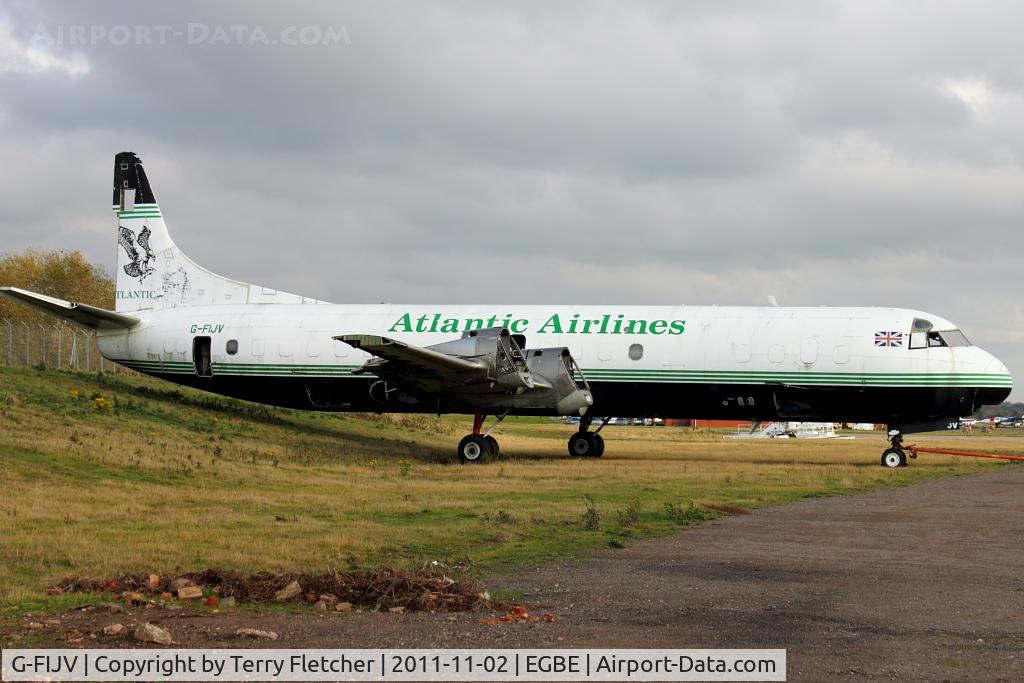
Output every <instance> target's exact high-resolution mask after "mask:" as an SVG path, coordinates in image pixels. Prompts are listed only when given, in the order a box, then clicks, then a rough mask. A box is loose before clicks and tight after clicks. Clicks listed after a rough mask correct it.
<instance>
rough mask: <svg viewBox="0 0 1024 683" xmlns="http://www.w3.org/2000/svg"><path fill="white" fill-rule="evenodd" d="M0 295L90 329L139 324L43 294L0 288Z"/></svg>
mask: <svg viewBox="0 0 1024 683" xmlns="http://www.w3.org/2000/svg"><path fill="white" fill-rule="evenodd" d="M0 295H3V296H6V297H7V298H8V299H13V300H15V301H17V302H19V303H22V304H25V305H27V306H31V307H32V308H35V309H38V310H40V311H43V312H45V313H49V314H50V315H55V316H57V317H58V318H63V319H64V320H67V321H69V322H73V323H78V324H79V325H84V326H85V327H91V328H94V329H96V328H103V329H111V328H122V329H127V328H129V327H135V326H136V325H138V324H139V322H141V321H140V320H139V319H138V318H136V317H135V316H131V315H125V314H123V313H115V312H114V311H108V310H107V309H105V308H97V307H95V306H90V305H89V304H80V303H75V302H73V301H65V300H64V299H58V298H56V297H52V296H46V295H45V294H37V293H36V292H30V291H28V290H27V289H21V288H19V287H0Z"/></svg>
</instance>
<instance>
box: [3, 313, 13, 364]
mask: <svg viewBox="0 0 1024 683" xmlns="http://www.w3.org/2000/svg"><path fill="white" fill-rule="evenodd" d="M4 322H5V323H7V365H10V366H13V365H14V323H12V322H11V321H10V320H8V319H7V318H4Z"/></svg>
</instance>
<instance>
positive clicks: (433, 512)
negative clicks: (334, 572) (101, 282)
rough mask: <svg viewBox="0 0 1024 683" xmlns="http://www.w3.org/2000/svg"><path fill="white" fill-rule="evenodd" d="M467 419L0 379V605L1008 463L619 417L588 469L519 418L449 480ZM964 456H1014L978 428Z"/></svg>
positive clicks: (557, 535)
mask: <svg viewBox="0 0 1024 683" xmlns="http://www.w3.org/2000/svg"><path fill="white" fill-rule="evenodd" d="M98 399H102V400H98ZM468 428H469V418H466V417H457V416H454V417H444V418H436V417H432V416H387V415H383V416H378V415H337V414H322V413H306V412H299V411H291V410H283V409H275V408H268V407H265V406H259V405H254V404H250V403H245V402H242V401H235V400H231V399H225V398H220V397H216V396H212V395H209V394H205V393H203V392H199V391H194V390H190V389H184V388H180V389H179V388H177V387H174V386H173V385H169V384H167V383H163V382H160V381H157V380H152V379H148V378H144V377H136V376H130V375H112V374H109V373H108V374H96V373H92V374H87V373H71V372H60V371H41V370H35V369H0V487H2V491H3V495H2V496H0V609H4V610H6V611H11V610H15V609H17V610H23V609H46V608H53V609H57V608H59V607H63V606H67V605H69V604H70V603H68V602H67V601H69V600H71V601H75V600H90V599H95V598H87V597H81V596H78V597H71V598H69V597H67V596H60V597H56V598H51V597H45V596H43V595H42V588H43V587H44V586H45V585H47V583H49V582H51V581H53V580H55V579H57V578H60V577H62V576H66V575H69V574H86V575H92V576H111V575H116V574H120V573H129V572H150V571H152V572H157V573H168V572H173V571H177V570H182V571H184V570H198V569H203V568H205V567H208V566H221V567H226V568H233V569H239V570H242V571H259V570H269V571H290V570H302V571H319V570H323V569H324V568H326V567H339V568H344V567H347V566H351V565H352V564H358V565H361V566H375V565H380V564H391V565H397V566H401V567H407V568H418V567H421V566H423V565H424V564H426V563H429V562H432V561H438V562H441V563H443V564H446V565H451V564H459V565H468V566H470V567H471V568H472V571H474V572H476V573H480V572H483V571H485V570H486V571H495V570H500V569H502V568H509V567H515V566H520V565H522V564H524V563H532V562H544V561H548V560H551V559H555V558H565V557H581V556H585V555H587V554H589V553H592V552H595V551H597V550H598V549H601V548H607V547H613V548H617V547H620V546H622V545H624V544H628V543H629V542H630V541H631V540H632V539H636V538H643V537H650V536H655V535H659V534H664V533H669V532H671V531H674V530H676V529H680V528H685V527H686V526H687V525H689V524H692V523H698V522H700V521H701V520H703V519H705V518H708V517H713V516H714V514H715V513H713V512H711V511H709V510H707V509H706V508H705V507H703V506H705V505H719V506H731V507H741V508H757V507H762V506H765V505H772V504H777V503H783V502H787V501H793V500H798V499H800V498H804V497H811V496H823V495H837V494H849V493H855V492H858V491H864V490H868V489H871V488H876V487H879V486H893V485H904V484H907V483H911V482H913V481H918V480H921V479H924V478H929V477H936V476H946V475H951V474H961V473H969V472H977V471H983V470H986V469H992V468H998V467H1003V466H1007V465H1006V463H1001V462H993V461H973V460H966V459H958V458H954V457H951V456H922V457H921V458H920V459H918V460H917V461H915V462H914V464H913V465H912V466H911V467H908V468H904V469H901V470H897V471H894V470H887V469H883V468H881V467H879V466H878V457H879V455H880V452H881V450H882V446H883V443H884V442H883V441H881V440H880V439H877V438H876V439H857V440H853V441H827V442H825V441H799V440H788V439H786V440H778V441H759V442H736V441H724V440H722V439H721V435H719V434H714V433H710V432H696V433H695V432H693V431H691V430H687V429H680V428H668V427H664V428H662V427H657V428H655V427H619V426H614V427H609V428H608V429H605V430H604V431H603V432H602V434H603V435H604V436H605V438H606V440H607V444H608V445H607V452H606V455H605V457H604V458H602V459H600V460H589V459H584V460H577V459H570V458H568V457H567V455H566V452H565V441H564V440H565V439H566V438H567V437H568V436H569V434H570V433H571V432H572V430H573V429H574V428H573V427H569V426H566V425H564V424H559V423H558V422H554V421H551V420H546V419H538V418H528V419H525V418H524V419H518V420H517V419H509V420H506V422H505V423H504V424H503V425H502V426H501V428H500V429H499V430H498V431H497V432H496V435H497V436H498V438H499V439H500V441H501V445H502V453H503V459H502V461H501V462H498V463H489V464H486V465H482V466H465V467H464V466H460V465H458V464H457V463H456V462H455V457H454V450H455V445H456V443H457V442H458V440H459V438H460V437H461V436H462V435H463V434H464V433H465V432H466V431H468ZM933 441H934V442H935V443H941V437H938V440H933ZM954 447H955V445H954ZM972 447H974V448H977V449H981V448H982V447H984V448H985V450H990V451H993V450H994V451H998V450H999V449H1002V450H1004V451H1006V452H1014V451H1013V450H1012V443H1011V444H1009V445H1007V443H1006V442H1005V440H992V441H991V442H987V441H985V440H984V439H983V438H980V437H979V438H978V439H977V440H976V442H972ZM587 497H589V498H590V499H591V500H592V501H593V506H592V508H591V513H590V514H588V504H587V502H586V499H587ZM588 520H589V522H588ZM595 520H596V521H595Z"/></svg>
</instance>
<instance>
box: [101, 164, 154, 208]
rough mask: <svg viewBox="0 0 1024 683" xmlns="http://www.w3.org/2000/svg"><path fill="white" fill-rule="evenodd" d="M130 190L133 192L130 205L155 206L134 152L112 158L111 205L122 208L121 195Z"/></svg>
mask: <svg viewBox="0 0 1024 683" xmlns="http://www.w3.org/2000/svg"><path fill="white" fill-rule="evenodd" d="M132 190H134V191H135V201H134V202H131V203H132V204H156V197H154V196H153V190H152V189H150V187H149V179H148V178H146V171H145V170H144V169H143V168H142V160H141V159H139V157H137V156H136V155H135V153H134V152H121V153H120V154H117V155H116V156H114V199H113V201H112V202H111V204H112V205H117V206H123V204H122V202H121V193H122V192H124V194H128V192H130V191H132ZM130 197H131V195H129V201H131V200H130Z"/></svg>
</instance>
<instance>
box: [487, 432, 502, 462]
mask: <svg viewBox="0 0 1024 683" xmlns="http://www.w3.org/2000/svg"><path fill="white" fill-rule="evenodd" d="M484 440H485V441H487V446H488V448H490V453H489V454H488V456H489V457H491V458H497V457H498V456H499V455H501V448H500V447H499V446H498V440H497V439H495V438H494V437H493V436H491V435H490V434H488V435H487V436H485V437H484Z"/></svg>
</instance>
